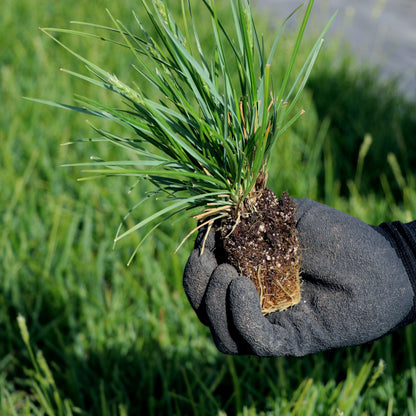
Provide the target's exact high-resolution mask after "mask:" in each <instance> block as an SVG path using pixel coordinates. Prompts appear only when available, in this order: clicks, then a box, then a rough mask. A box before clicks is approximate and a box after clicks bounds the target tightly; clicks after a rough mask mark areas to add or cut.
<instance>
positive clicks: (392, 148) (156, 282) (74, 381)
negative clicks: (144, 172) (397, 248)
mask: <svg viewBox="0 0 416 416" xmlns="http://www.w3.org/2000/svg"><path fill="white" fill-rule="evenodd" d="M171 3H172V4H175V2H173V1H172V2H171ZM178 3H179V2H178ZM137 5H138V3H136V2H134V1H130V0H126V1H124V2H109V1H107V0H96V1H94V2H75V1H72V0H71V1H63V2H57V1H54V2H53V1H51V0H37V1H35V0H19V1H13V2H12V1H11V2H8V4H7V7H6V6H3V8H2V12H1V13H0V31H1V33H0V39H1V41H0V42H1V43H0V44H1V55H0V71H1V72H0V82H1V87H0V94H1V95H0V97H1V98H0V102H1V112H0V143H1V151H0V183H1V192H0V206H1V209H0V218H1V227H0V234H1V239H0V258H1V261H0V414H1V415H69V414H81V415H140V414H143V415H145V414H146V415H147V414H149V415H153V414H159V415H173V414H176V415H186V414H196V415H235V414H238V415H300V416H304V415H337V414H343V415H364V414H366V415H384V414H386V415H393V414H394V415H400V416H401V415H416V352H415V351H416V327H415V326H414V325H413V326H410V327H408V328H406V329H404V330H402V331H399V332H398V333H395V334H393V335H392V336H389V337H387V338H385V339H382V340H380V341H378V342H376V343H374V344H372V345H368V346H363V347H355V348H348V349H345V350H340V351H335V352H329V353H324V354H317V355H313V356H308V357H305V358H301V359H292V358H273V359H259V358H256V357H227V356H224V355H222V354H220V353H219V352H218V351H217V350H216V348H215V346H214V344H213V342H212V340H211V337H210V334H209V330H208V329H207V328H205V327H203V326H202V325H201V324H200V323H199V321H198V320H197V318H196V316H195V314H194V312H193V311H192V309H191V307H190V305H189V304H188V302H187V300H186V296H185V294H184V292H183V289H182V270H183V267H184V265H185V262H186V259H187V256H188V254H189V252H190V250H191V248H192V242H191V241H188V242H187V243H186V244H185V246H184V247H183V248H182V249H181V250H180V251H179V253H178V254H174V251H175V249H176V247H177V245H178V244H179V243H180V241H181V240H182V238H183V237H184V235H185V234H186V232H184V225H183V224H169V226H168V225H164V226H163V227H161V228H160V229H159V230H158V231H157V232H156V233H155V234H154V235H152V236H151V237H149V239H148V240H146V242H145V244H144V245H143V246H142V248H141V249H140V251H139V253H138V254H137V256H136V258H135V260H134V262H133V263H132V265H131V266H130V267H127V266H126V262H127V261H128V259H129V257H130V254H131V252H132V251H133V250H134V248H135V244H137V242H138V241H139V240H140V236H139V235H136V236H132V237H128V238H126V239H125V240H122V241H121V242H120V243H118V244H117V245H116V247H115V249H113V247H112V246H113V239H114V235H115V232H116V230H117V227H118V225H119V223H120V221H121V220H122V218H123V216H124V215H125V214H126V213H127V212H128V210H129V209H130V208H131V207H132V206H133V205H134V204H135V202H137V201H138V198H140V195H138V194H143V193H144V191H145V189H140V190H136V189H135V190H134V192H131V193H129V192H128V191H129V188H130V186H131V185H132V183H131V181H127V180H123V179H122V178H112V179H106V180H99V181H90V182H77V181H76V178H77V177H78V176H79V175H80V172H79V170H77V169H76V168H62V167H61V165H62V164H64V163H67V162H78V161H88V158H89V157H90V156H91V155H97V156H101V157H103V158H113V159H115V158H117V157H121V156H122V153H121V152H122V151H121V150H120V149H115V148H112V147H109V145H107V144H106V145H100V144H99V143H87V144H77V145H74V146H61V144H62V143H65V142H68V141H71V140H77V139H81V138H84V137H94V132H93V131H92V130H91V128H90V127H89V126H88V124H87V123H86V122H85V117H83V116H82V115H80V114H75V113H72V112H69V111H64V110H57V109H54V108H50V107H46V106H41V105H39V104H34V103H33V102H30V101H26V100H24V99H23V98H22V97H25V96H29V97H36V98H42V99H49V100H54V101H59V102H71V101H72V97H73V94H74V93H76V92H81V93H82V94H84V95H87V94H89V95H90V96H92V97H94V98H99V99H102V100H104V101H106V102H107V100H111V99H112V98H111V96H110V95H107V94H106V93H105V92H103V91H100V90H98V89H93V88H92V87H91V86H88V85H87V84H84V83H82V82H80V81H76V80H75V79H73V78H71V77H70V76H68V75H67V74H65V73H62V72H60V71H59V68H61V67H64V68H67V69H71V70H82V68H81V67H80V64H79V63H77V62H75V60H74V59H73V58H72V57H71V56H70V55H69V54H68V53H66V52H65V51H64V50H62V48H60V47H59V46H58V45H56V44H55V43H53V42H52V41H51V40H50V39H48V38H47V37H46V36H45V35H43V34H42V33H41V32H40V31H39V30H38V27H39V26H43V27H47V26H55V27H68V25H69V23H68V22H69V21H70V20H80V21H93V22H94V23H106V24H109V20H108V16H107V14H106V12H105V9H106V8H109V9H110V10H111V12H112V14H113V15H115V16H117V17H120V18H121V20H123V21H124V22H126V23H129V22H131V23H132V25H133V23H134V22H133V19H132V15H131V10H132V9H135V10H136V12H137V13H140V9H138V8H137ZM221 9H224V8H223V7H222V8H221ZM264 27H265V28H267V27H270V26H268V25H267V22H264ZM203 39H204V37H203ZM65 40H66V41H68V42H69V43H70V44H71V46H72V47H73V48H74V49H76V50H77V51H79V52H81V53H82V54H84V55H86V56H87V57H88V58H89V59H90V60H92V61H94V62H97V63H99V64H101V65H102V66H104V67H105V68H106V69H107V70H109V71H111V72H114V73H116V74H117V75H118V76H119V78H123V77H127V78H128V77H129V76H131V75H132V71H131V66H130V65H131V63H132V62H131V57H130V56H129V54H120V53H119V51H118V50H117V49H115V48H113V47H111V46H109V45H106V44H103V43H100V42H92V41H86V40H82V39H79V38H68V37H65ZM205 42H209V37H208V32H207V35H206V37H205ZM286 42H293V37H290V36H288V38H287V41H286ZM306 43H308V42H306ZM337 46H339V45H334V44H332V45H331V42H330V41H329V42H328V45H327V47H326V48H325V50H324V51H323V52H322V56H321V57H320V60H319V63H318V65H317V67H316V71H315V72H314V74H313V77H312V79H311V82H310V85H309V90H308V91H307V93H306V94H305V96H304V100H303V103H304V107H305V109H306V110H307V112H306V114H305V116H304V117H303V119H302V120H301V121H300V122H299V123H298V124H297V125H296V127H295V128H294V129H293V130H292V131H291V132H290V133H288V134H286V135H285V136H284V137H283V139H282V140H281V142H280V143H279V144H278V146H277V148H276V165H275V167H274V168H273V171H272V173H271V179H270V182H269V185H270V187H271V188H272V189H273V190H274V191H276V192H277V193H279V192H281V191H283V190H288V191H289V192H290V193H291V195H292V196H295V197H308V198H314V199H317V200H319V201H321V202H324V203H327V204H330V205H332V206H334V207H335V208H338V209H342V210H344V211H345V212H348V213H349V214H352V215H355V216H358V217H359V218H361V219H363V220H364V221H367V222H369V223H372V224H378V223H380V222H382V221H385V220H393V219H397V220H402V221H410V220H412V219H414V218H416V188H415V185H416V173H415V172H414V169H413V171H412V170H411V168H410V167H411V166H415V153H416V152H415V150H414V149H415V147H414V144H413V143H414V139H415V137H414V136H415V131H416V117H415V114H416V111H415V110H416V104H415V103H409V102H406V101H405V100H404V99H403V98H402V97H400V96H399V95H397V94H396V92H395V89H394V84H389V85H382V84H380V83H379V82H377V81H376V80H374V71H373V70H371V69H364V70H361V69H360V70H358V69H351V70H350V69H349V66H352V64H351V61H350V60H349V59H350V58H349V57H346V58H345V59H339V58H340V57H339V56H338V52H337V51H338V50H339V49H340V48H338V47H337ZM283 49H284V48H283ZM306 50H308V48H307V47H305V52H306ZM335 58H336V59H335ZM347 58H348V59H347ZM283 59H285V57H284V56H283ZM335 61H338V62H340V63H339V64H337V65H336V64H335V63H334V62H335ZM371 74H373V75H371ZM370 75H371V76H370ZM360 110H361V111H360ZM91 121H94V123H96V124H97V123H102V122H100V121H99V120H98V121H97V120H91ZM100 126H102V124H100ZM104 127H109V128H115V127H114V126H107V125H106V126H104ZM366 135H367V136H366ZM365 137H367V138H369V137H372V144H371V146H370V147H369V149H368V152H365V150H366V149H365V145H361V144H362V143H368V140H369V139H367V141H365V140H364V139H365ZM360 149H361V152H360ZM389 152H394V153H389ZM394 154H395V156H394ZM346 155H347V156H346ZM380 177H381V179H379V178H380ZM151 209H152V207H151V206H146V205H144V206H143V208H142V209H141V210H140V211H137V212H136V211H135V212H134V213H133V215H132V217H131V220H130V221H134V220H136V219H138V218H142V217H143V216H145V215H146V212H147V210H149V211H150V210H151ZM192 225H193V224H192V223H191V222H189V224H186V226H187V230H190V229H191V227H192ZM18 317H19V321H18ZM23 318H24V319H23ZM25 323H26V325H27V330H28V335H29V336H30V344H29V345H30V347H29V346H28V344H27V337H26V332H25ZM19 324H20V326H19Z"/></svg>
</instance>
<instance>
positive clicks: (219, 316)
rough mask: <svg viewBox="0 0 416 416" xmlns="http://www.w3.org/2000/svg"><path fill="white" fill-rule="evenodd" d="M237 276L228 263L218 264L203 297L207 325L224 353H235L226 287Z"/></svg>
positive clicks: (235, 347)
mask: <svg viewBox="0 0 416 416" xmlns="http://www.w3.org/2000/svg"><path fill="white" fill-rule="evenodd" d="M237 277H238V273H237V271H236V270H235V269H234V267H232V266H231V265H229V264H221V265H219V266H218V267H217V268H216V270H215V272H214V273H213V274H212V277H211V279H210V282H209V285H208V289H207V292H206V297H205V306H206V313H207V317H208V325H209V327H210V329H211V333H212V336H213V338H214V342H215V345H216V346H217V348H218V349H219V350H220V351H221V352H223V353H225V354H237V353H238V352H239V349H238V346H237V343H236V342H235V340H234V339H233V337H232V336H231V333H230V328H229V322H230V320H229V313H228V305H227V303H228V287H229V285H230V283H231V282H232V281H233V279H236V278H237Z"/></svg>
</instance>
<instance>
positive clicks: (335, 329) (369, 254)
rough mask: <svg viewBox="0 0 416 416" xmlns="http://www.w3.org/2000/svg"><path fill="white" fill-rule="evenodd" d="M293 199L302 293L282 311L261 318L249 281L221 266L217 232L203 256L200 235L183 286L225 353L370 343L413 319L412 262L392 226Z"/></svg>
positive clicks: (321, 348)
mask: <svg viewBox="0 0 416 416" xmlns="http://www.w3.org/2000/svg"><path fill="white" fill-rule="evenodd" d="M296 204H297V221H298V222H297V229H298V231H299V239H300V244H301V248H302V275H301V277H302V280H301V281H302V284H301V296H302V298H301V301H300V303H299V304H298V305H295V306H293V307H291V308H289V309H287V310H284V311H282V312H274V313H271V314H269V315H266V316H262V313H261V309H260V304H259V298H258V294H257V292H256V289H255V287H254V285H253V284H252V283H251V282H250V280H248V279H247V278H245V277H242V276H239V275H238V273H237V271H236V270H235V269H234V268H233V267H232V266H231V265H229V264H220V265H218V264H217V260H216V258H215V255H214V253H215V237H214V233H213V232H211V233H210V235H209V236H208V239H207V241H206V244H205V248H204V251H203V253H202V255H201V254H200V251H201V244H202V238H203V237H204V235H203V233H200V235H199V236H198V237H197V240H196V243H195V250H194V251H193V252H192V253H191V255H190V257H189V260H188V263H187V265H186V268H185V272H184V280H183V284H184V288H185V292H186V294H187V296H188V299H189V301H190V303H191V305H192V307H193V308H194V310H195V311H196V313H197V315H198V317H199V319H200V320H201V322H203V323H204V324H206V325H208V326H209V328H210V329H211V333H212V335H213V338H214V341H215V344H216V346H217V348H218V349H219V350H220V351H222V352H223V353H228V354H254V355H258V356H282V355H292V356H302V355H306V354H310V353H315V352H319V351H324V350H328V349H333V348H340V347H346V346H352V345H358V344H363V343H367V342H369V341H373V340H375V339H377V338H380V337H382V336H384V335H386V334H388V333H390V332H391V331H392V330H395V329H397V328H398V327H400V326H403V325H405V324H407V323H409V322H411V321H413V320H415V319H416V312H415V311H416V307H415V303H414V302H415V301H414V299H415V290H416V289H415V286H416V283H415V277H414V267H415V265H414V264H413V265H410V266H409V264H407V265H406V264H404V263H403V256H402V255H401V251H400V248H399V249H397V244H396V243H395V232H394V230H393V231H392V232H390V231H391V230H390V231H389V226H387V225H386V227H385V228H380V227H372V226H369V225H367V224H365V223H364V222H362V221H361V220H359V219H357V218H354V217H351V216H349V215H347V214H345V213H342V212H340V211H337V210H335V209H333V208H330V207H328V206H325V205H322V204H319V203H317V202H314V201H311V200H296ZM412 224H413V225H414V226H413V229H414V230H415V231H416V223H412ZM390 228H391V227H390ZM399 240H400V238H399ZM403 241H404V240H403V238H402V239H401V242H402V243H403ZM415 242H416V240H414V241H413V243H415ZM392 244H393V245H392ZM403 244H404V245H406V244H407V243H406V242H404V243H403ZM398 245H400V241H399V243H398ZM407 248H409V247H407ZM410 249H411V248H410ZM415 252H416V246H415V247H413V254H414V253H415ZM410 255H411V254H410ZM400 257H401V258H400ZM404 257H406V256H404ZM409 267H410V268H409ZM412 267H413V269H412ZM412 270H413V275H412ZM409 273H410V275H412V276H411V277H409Z"/></svg>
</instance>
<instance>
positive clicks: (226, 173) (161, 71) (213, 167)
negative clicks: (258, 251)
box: [40, 0, 327, 251]
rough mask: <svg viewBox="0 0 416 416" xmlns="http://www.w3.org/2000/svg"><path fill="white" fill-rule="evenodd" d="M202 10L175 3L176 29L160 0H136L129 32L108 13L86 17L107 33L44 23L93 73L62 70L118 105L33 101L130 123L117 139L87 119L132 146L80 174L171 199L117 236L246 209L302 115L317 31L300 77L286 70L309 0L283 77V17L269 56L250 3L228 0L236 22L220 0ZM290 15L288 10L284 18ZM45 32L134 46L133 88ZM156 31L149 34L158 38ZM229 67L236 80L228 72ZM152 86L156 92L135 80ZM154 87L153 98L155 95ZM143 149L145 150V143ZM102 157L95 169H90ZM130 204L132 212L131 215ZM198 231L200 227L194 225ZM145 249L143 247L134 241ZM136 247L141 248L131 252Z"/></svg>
mask: <svg viewBox="0 0 416 416" xmlns="http://www.w3.org/2000/svg"><path fill="white" fill-rule="evenodd" d="M203 3H204V5H205V7H206V13H205V14H203V15H200V16H198V19H196V18H195V17H194V13H193V11H192V6H191V3H190V2H185V1H182V10H181V12H182V16H183V24H182V27H181V26H180V25H179V24H178V23H177V22H176V20H175V18H174V16H173V15H172V12H171V11H170V9H169V8H168V6H167V4H166V3H165V2H164V1H163V0H153V1H152V2H151V4H150V5H148V4H147V2H146V1H142V4H141V6H142V7H141V9H142V14H143V13H144V12H146V14H147V19H148V22H147V23H148V26H150V28H147V27H146V22H145V19H144V17H143V16H139V15H136V14H134V18H135V20H136V22H137V26H138V28H139V29H140V30H139V34H137V35H136V34H135V32H133V31H131V30H129V29H128V28H127V27H126V26H125V25H123V24H122V23H121V22H120V21H119V20H116V19H115V18H114V17H113V16H112V15H111V14H110V18H111V20H112V22H113V25H114V26H113V27H103V26H100V25H96V24H91V23H85V24H83V25H84V26H86V27H91V28H94V29H99V30H101V31H104V32H106V33H107V34H109V35H111V34H113V33H116V34H117V35H118V37H117V38H116V39H114V38H111V37H105V36H106V35H102V34H96V33H91V32H85V31H75V30H67V29H54V28H46V29H42V30H43V31H44V32H45V33H46V34H48V35H49V36H51V37H52V38H53V39H54V40H55V41H56V42H57V43H58V44H59V45H61V46H63V47H64V48H65V49H66V50H67V51H69V52H70V53H71V54H72V55H74V56H75V57H76V58H78V59H79V60H81V61H82V62H83V63H84V64H85V65H86V67H87V69H88V71H89V73H90V74H91V75H92V76H93V78H92V77H91V76H89V75H85V74H80V73H76V72H73V71H69V70H65V72H68V73H69V74H71V75H74V76H76V77H78V78H80V79H82V80H83V81H87V82H89V83H91V84H93V85H95V86H99V87H102V88H104V89H107V90H109V91H111V92H114V93H116V94H118V95H119V96H121V97H122V99H123V101H124V104H126V105H125V106H124V108H121V109H120V108H118V107H114V106H109V105H108V104H104V103H102V102H101V101H97V100H93V99H91V98H87V97H82V96H78V97H77V100H76V101H77V106H71V105H66V104H55V103H51V102H46V101H40V102H44V103H47V104H51V105H54V106H57V107H60V108H66V109H71V110H76V111H78V112H81V113H84V114H87V115H88V116H94V117H100V118H103V119H106V120H109V121H111V122H113V123H116V124H119V125H121V126H123V127H125V128H126V129H127V130H129V131H131V134H133V137H131V136H130V135H127V136H121V135H119V133H111V132H109V131H105V130H103V129H101V128H100V127H94V126H93V128H94V129H95V130H96V132H97V133H98V134H99V136H100V138H99V139H97V140H99V141H103V140H104V141H109V142H111V143H112V144H115V145H117V146H120V147H122V148H124V149H126V150H128V151H129V152H130V153H131V154H132V155H133V156H134V159H132V158H130V159H129V160H121V161H120V160H112V161H107V160H103V159H101V158H97V157H94V156H93V157H91V159H93V161H92V162H89V163H81V164H77V166H78V167H79V166H82V167H85V166H91V165H94V169H92V170H88V169H86V170H85V171H84V172H85V173H90V174H92V175H93V176H90V177H87V178H84V179H91V178H97V176H100V175H103V176H117V175H120V176H130V177H135V178H139V180H138V181H137V183H141V181H140V179H142V178H144V179H147V180H148V181H150V182H151V183H152V184H153V185H154V187H155V191H154V192H152V193H149V194H148V195H147V196H146V197H145V198H144V199H142V200H141V201H140V202H138V203H137V204H136V205H135V207H134V209H135V208H137V207H139V206H140V205H141V204H142V203H143V202H144V201H145V200H146V199H148V198H149V197H154V198H164V199H166V203H167V206H166V207H164V208H161V209H160V210H158V211H156V212H155V213H154V214H152V215H150V216H149V217H147V218H144V219H142V220H141V221H139V222H138V223H137V224H135V225H134V226H133V227H131V228H130V229H129V230H127V231H125V232H120V233H118V235H117V237H116V241H117V240H119V239H121V238H123V237H125V236H127V235H129V234H131V233H132V232H134V231H137V230H140V229H142V228H144V227H146V226H149V228H150V231H149V232H147V233H146V234H145V237H146V236H147V235H149V233H150V232H152V231H153V230H154V229H156V228H157V227H159V226H160V225H161V224H162V223H163V222H164V221H166V220H168V219H169V220H172V218H173V217H178V218H177V219H176V220H177V221H180V220H181V219H183V218H184V217H186V218H187V217H193V218H196V219H197V220H198V221H199V222H200V225H199V227H201V226H203V225H209V226H212V224H213V223H214V222H215V221H217V220H219V219H221V218H224V217H226V216H229V215H231V216H232V217H233V218H239V216H240V214H241V212H243V211H245V210H247V206H250V204H248V205H247V204H245V203H244V202H245V200H246V199H250V198H254V197H253V195H254V194H256V195H257V194H258V192H259V191H261V190H262V189H264V187H265V184H266V182H267V176H268V170H269V164H270V155H271V152H272V150H273V148H274V145H275V143H276V141H277V139H278V138H279V137H280V136H282V135H283V134H284V133H285V132H286V131H287V130H288V129H289V128H290V127H291V125H292V124H293V123H294V122H295V121H296V120H297V119H298V118H299V117H300V116H301V115H302V114H303V113H304V110H302V109H299V108H298V101H299V98H300V96H301V93H302V90H303V89H304V87H305V85H306V82H307V80H308V77H309V74H310V72H311V70H312V67H313V65H314V63H315V60H316V58H317V56H318V53H319V50H320V48H321V46H322V42H323V39H322V35H323V34H324V33H325V32H326V29H327V28H326V29H325V30H324V32H323V34H322V35H321V36H320V37H319V39H318V41H317V42H316V44H315V45H314V46H313V47H312V49H311V51H310V53H309V55H308V56H307V58H306V60H305V62H304V64H303V66H302V67H301V69H300V71H299V73H298V74H297V75H296V77H295V81H294V82H293V83H292V84H291V83H290V80H291V76H292V71H293V67H294V63H295V60H296V57H297V55H298V51H299V48H300V44H301V40H302V38H303V34H304V31H305V28H306V24H307V21H308V18H309V15H310V13H311V9H312V6H313V0H311V1H310V2H309V3H308V5H307V7H306V11H305V15H304V18H303V20H302V23H301V25H300V29H299V32H298V35H297V39H296V41H295V44H294V47H293V51H292V53H291V56H290V60H289V62H288V64H287V68H286V70H285V72H284V74H283V77H282V79H280V80H279V79H275V77H273V76H272V66H273V65H272V64H273V61H274V55H275V53H276V51H277V50H278V43H279V41H280V37H281V35H282V32H283V29H284V27H285V24H286V22H287V20H288V19H287V20H286V21H285V23H284V24H283V26H282V28H281V30H280V31H279V32H278V35H277V36H276V37H275V40H274V42H273V44H272V47H271V49H270V51H269V52H266V49H265V41H264V38H263V37H261V36H259V35H258V33H257V29H256V26H255V24H254V21H253V17H252V14H251V8H250V6H249V4H248V2H247V1H246V0H230V1H229V4H228V6H229V9H230V14H231V15H232V21H233V25H231V27H229V25H226V24H224V23H223V22H222V21H221V19H220V18H219V17H218V12H217V10H216V7H217V6H216V2H215V1H205V0H204V1H203ZM289 17H290V16H289ZM202 21H210V24H211V26H212V33H211V37H212V39H213V42H214V53H213V54H208V52H210V48H208V51H207V50H206V49H205V48H204V47H203V46H202V45H201V43H200V40H199V39H200V36H199V34H198V31H197V27H198V26H200V25H201V22H202ZM52 33H57V34H62V33H67V34H70V35H78V36H82V37H93V38H96V39H100V40H104V41H106V42H109V43H114V44H117V45H118V46H121V47H125V48H127V49H129V50H130V52H131V53H132V55H133V56H134V58H135V61H136V62H137V63H136V64H133V65H132V67H133V68H134V70H135V72H136V76H137V79H138V81H136V82H134V84H133V85H132V86H130V85H128V83H125V82H123V81H121V79H120V78H119V77H118V76H116V75H114V74H113V73H110V72H108V71H107V70H104V69H102V68H101V67H100V66H98V65H96V64H94V63H93V62H91V60H89V59H87V58H84V57H82V56H81V55H79V54H78V53H77V52H75V51H74V50H73V49H71V48H70V47H68V46H66V45H65V44H63V43H62V42H61V41H60V40H58V38H56V37H54V36H53V35H52ZM153 33H154V34H155V35H153ZM234 73H237V74H238V76H237V77H235V76H234ZM142 83H148V84H149V85H150V86H151V87H153V90H154V91H152V95H148V94H146V92H145V91H146V90H145V89H144V88H143V87H141V84H142ZM155 94H156V99H155V98H154V96H155ZM148 145H150V147H149V146H148ZM97 165H98V167H97ZM130 212H131V211H130ZM199 227H198V228H199ZM139 246H140V244H139ZM136 251H137V249H136Z"/></svg>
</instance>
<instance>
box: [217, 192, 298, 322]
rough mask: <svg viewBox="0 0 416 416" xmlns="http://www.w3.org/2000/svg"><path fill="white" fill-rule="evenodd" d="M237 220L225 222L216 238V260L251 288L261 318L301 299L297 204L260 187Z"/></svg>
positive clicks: (229, 219) (287, 197)
mask: <svg viewBox="0 0 416 416" xmlns="http://www.w3.org/2000/svg"><path fill="white" fill-rule="evenodd" d="M246 208H247V210H248V209H249V211H250V213H247V214H241V216H240V218H239V219H238V221H236V220H234V219H231V218H227V219H226V220H225V221H224V222H223V223H222V224H221V226H220V227H219V229H218V231H217V234H216V238H217V247H218V248H219V250H218V252H217V259H218V261H219V262H220V263H224V262H227V263H229V264H231V265H233V266H234V267H235V268H236V269H237V271H238V272H239V274H240V275H242V276H246V277H248V278H249V279H250V280H251V281H252V282H253V283H254V285H255V286H256V289H257V292H258V294H259V298H260V304H261V308H262V312H263V314H264V315H266V314H268V313H271V312H274V311H281V310H283V309H286V308H288V307H290V306H292V305H295V304H296V303H298V302H299V301H300V280H299V279H300V278H299V275H300V263H301V251H300V246H299V238H298V232H297V230H296V219H295V212H296V204H295V202H294V201H293V199H292V198H290V197H289V195H288V194H287V192H284V193H283V194H282V197H281V198H277V196H276V195H275V194H274V193H273V192H272V191H271V190H270V189H267V188H266V189H264V190H263V191H262V192H261V193H260V194H259V195H258V196H257V197H256V198H255V199H253V200H251V201H250V206H249V207H246Z"/></svg>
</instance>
